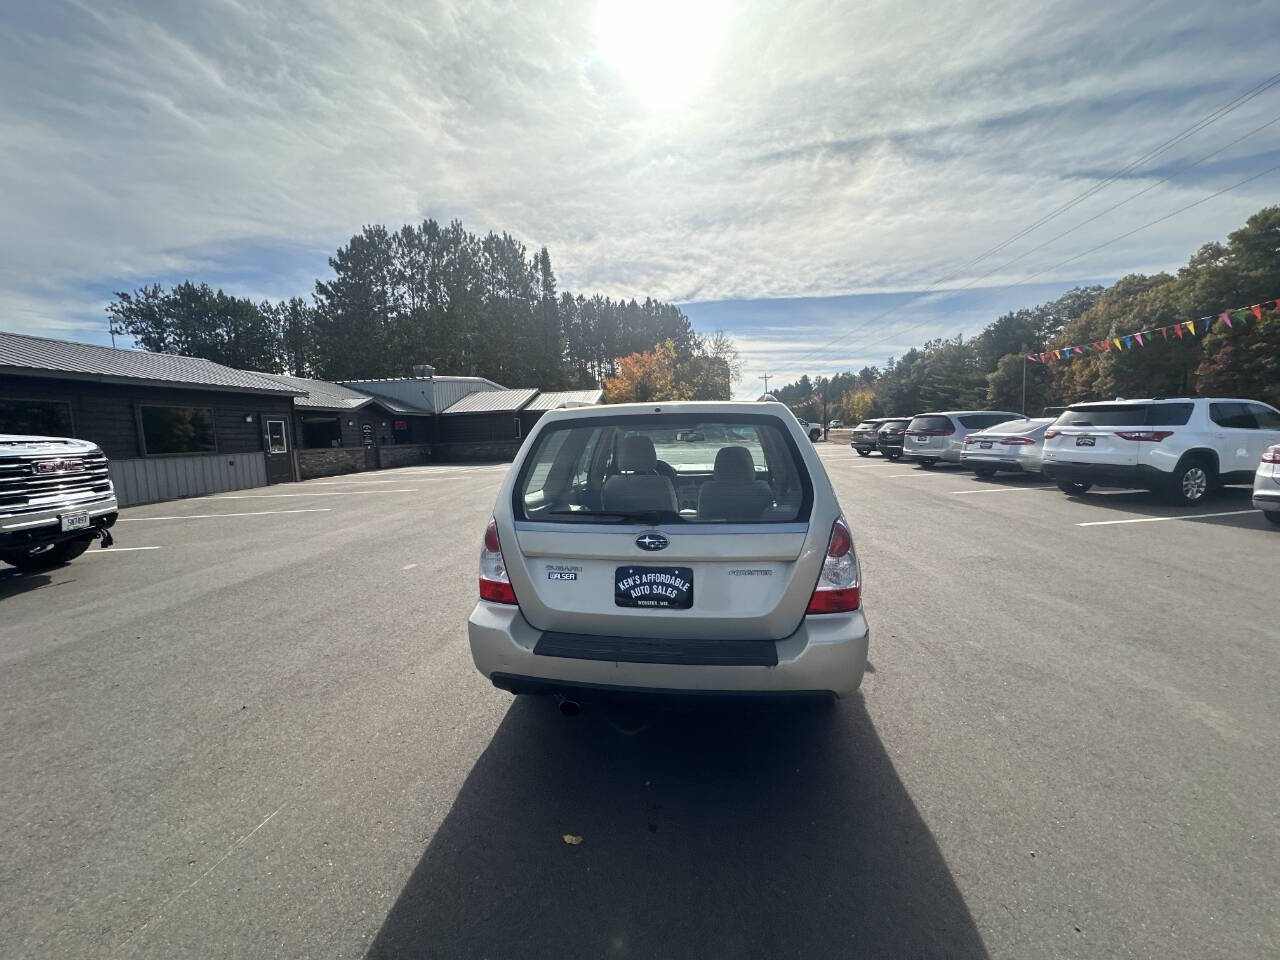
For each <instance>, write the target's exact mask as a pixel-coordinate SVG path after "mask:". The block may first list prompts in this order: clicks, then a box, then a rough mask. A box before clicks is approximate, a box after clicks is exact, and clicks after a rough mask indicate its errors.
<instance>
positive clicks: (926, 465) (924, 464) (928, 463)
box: [920, 460, 938, 470]
mask: <svg viewBox="0 0 1280 960" xmlns="http://www.w3.org/2000/svg"><path fill="white" fill-rule="evenodd" d="M937 462H938V461H937V460H921V461H920V466H922V467H924V468H925V469H926V470H928V469H929V468H930V467H932V466H933V465H934V464H935V463H937Z"/></svg>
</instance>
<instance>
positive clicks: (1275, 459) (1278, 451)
mask: <svg viewBox="0 0 1280 960" xmlns="http://www.w3.org/2000/svg"><path fill="white" fill-rule="evenodd" d="M1262 462H1263V463H1280V447H1267V449H1266V450H1264V451H1262Z"/></svg>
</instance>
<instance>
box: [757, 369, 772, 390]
mask: <svg viewBox="0 0 1280 960" xmlns="http://www.w3.org/2000/svg"><path fill="white" fill-rule="evenodd" d="M771 376H773V374H771V373H766V374H765V375H764V376H763V377H761V378H760V379H761V380H763V381H764V392H765V393H768V392H769V378H770V377H771Z"/></svg>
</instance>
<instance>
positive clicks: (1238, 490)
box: [1064, 486, 1270, 529]
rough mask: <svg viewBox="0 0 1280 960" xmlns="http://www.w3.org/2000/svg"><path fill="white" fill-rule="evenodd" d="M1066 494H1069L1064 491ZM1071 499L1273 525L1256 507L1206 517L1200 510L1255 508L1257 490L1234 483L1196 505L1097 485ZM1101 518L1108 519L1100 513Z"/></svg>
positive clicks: (1195, 519)
mask: <svg viewBox="0 0 1280 960" xmlns="http://www.w3.org/2000/svg"><path fill="white" fill-rule="evenodd" d="M1064 496H1066V495H1065V494H1064ZM1071 499H1073V500H1075V501H1076V502H1078V503H1087V504H1088V505H1089V506H1091V507H1098V508H1100V509H1102V510H1109V511H1115V512H1119V513H1126V514H1131V515H1133V516H1134V517H1135V518H1137V517H1188V519H1187V520H1186V522H1187V523H1206V524H1210V525H1212V526H1224V527H1241V528H1245V529H1247V528H1251V527H1266V526H1270V524H1268V523H1267V521H1266V518H1265V517H1264V516H1263V515H1262V511H1261V510H1255V511H1253V512H1254V513H1256V514H1257V516H1253V515H1251V514H1248V513H1245V514H1235V515H1233V516H1222V517H1211V516H1210V517H1203V516H1200V514H1206V513H1208V514H1213V513H1224V514H1229V513H1232V511H1236V510H1252V509H1253V491H1252V489H1251V488H1249V487H1241V486H1230V487H1222V488H1220V489H1218V490H1214V491H1211V492H1210V493H1209V495H1208V496H1207V497H1205V498H1204V500H1203V502H1202V503H1199V504H1197V505H1196V506H1194V507H1182V506H1178V505H1176V504H1173V503H1170V502H1169V501H1168V500H1166V499H1165V498H1164V497H1163V496H1162V495H1161V494H1159V493H1154V492H1152V491H1149V490H1125V489H1119V488H1108V487H1094V488H1093V489H1092V490H1090V491H1089V492H1088V493H1086V494H1084V496H1079V495H1072V496H1071ZM1098 519H1100V520H1101V519H1108V518H1106V517H1101V516H1100V517H1098Z"/></svg>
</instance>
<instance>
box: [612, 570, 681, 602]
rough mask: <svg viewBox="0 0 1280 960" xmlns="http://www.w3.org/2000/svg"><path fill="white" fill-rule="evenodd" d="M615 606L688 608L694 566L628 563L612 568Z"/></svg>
mask: <svg viewBox="0 0 1280 960" xmlns="http://www.w3.org/2000/svg"><path fill="white" fill-rule="evenodd" d="M613 603H614V606H618V607H628V608H639V609H645V610H688V609H690V608H691V607H692V606H693V568H692V567H677V566H670V567H668V566H662V567H657V566H650V565H649V564H642V565H630V564H629V565H627V566H623V567H615V568H614V571H613Z"/></svg>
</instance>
